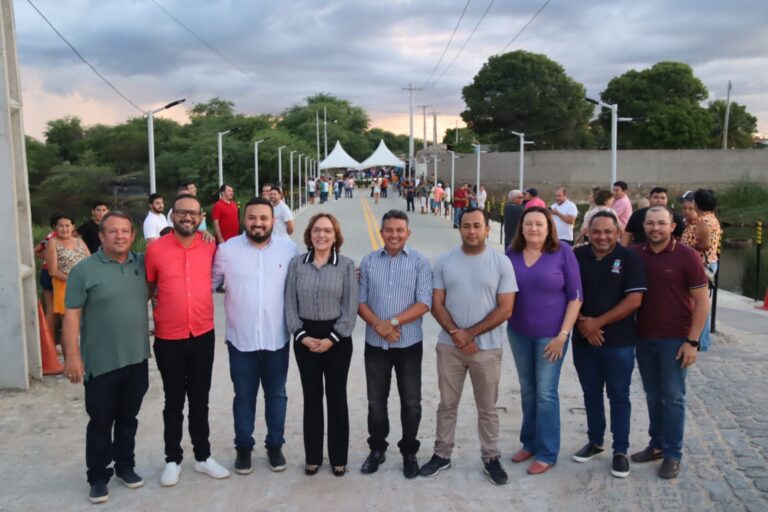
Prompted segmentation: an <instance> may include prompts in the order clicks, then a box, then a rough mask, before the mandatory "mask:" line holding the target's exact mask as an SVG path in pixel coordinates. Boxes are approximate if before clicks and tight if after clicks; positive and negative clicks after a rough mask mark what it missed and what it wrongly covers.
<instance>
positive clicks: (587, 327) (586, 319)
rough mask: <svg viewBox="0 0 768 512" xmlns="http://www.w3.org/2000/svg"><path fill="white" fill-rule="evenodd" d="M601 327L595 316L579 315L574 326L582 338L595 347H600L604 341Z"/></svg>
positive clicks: (603, 332)
mask: <svg viewBox="0 0 768 512" xmlns="http://www.w3.org/2000/svg"><path fill="white" fill-rule="evenodd" d="M602 327H603V325H602V324H601V323H600V322H599V321H598V320H597V318H595V317H591V316H583V315H579V318H578V320H576V328H577V329H578V330H579V332H580V333H581V335H582V336H584V339H586V340H587V341H588V342H589V344H590V345H593V346H595V347H600V346H602V344H603V343H605V338H604V337H603V334H605V331H603V329H602Z"/></svg>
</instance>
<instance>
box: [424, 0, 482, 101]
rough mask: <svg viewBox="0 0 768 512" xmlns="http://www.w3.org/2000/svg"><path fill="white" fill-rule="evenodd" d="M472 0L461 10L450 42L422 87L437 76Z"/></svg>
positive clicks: (426, 85) (468, 0) (427, 85)
mask: <svg viewBox="0 0 768 512" xmlns="http://www.w3.org/2000/svg"><path fill="white" fill-rule="evenodd" d="M470 1H471V0H467V3H466V4H464V10H463V11H461V15H460V16H459V21H457V22H456V26H455V27H454V28H453V33H452V34H451V37H450V38H449V39H448V44H446V45H445V49H444V50H443V54H442V55H440V59H438V61H437V64H435V67H434V68H433V69H432V73H430V74H429V78H427V81H426V82H425V83H424V85H423V86H422V89H423V88H425V87H429V82H430V81H431V80H432V77H433V76H435V72H436V71H437V68H439V67H440V64H442V63H443V58H445V54H446V53H447V52H448V48H449V47H450V46H451V42H453V37H454V36H455V35H456V31H457V30H459V25H461V20H463V19H464V15H465V14H466V13H467V8H468V7H469V2H470Z"/></svg>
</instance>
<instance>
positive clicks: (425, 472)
mask: <svg viewBox="0 0 768 512" xmlns="http://www.w3.org/2000/svg"><path fill="white" fill-rule="evenodd" d="M450 467H451V459H444V458H442V457H439V456H438V455H432V458H431V459H429V462H427V463H426V464H424V465H423V466H421V469H419V474H420V475H421V476H426V477H432V476H435V475H437V474H438V473H439V472H441V471H442V470H444V469H448V468H450Z"/></svg>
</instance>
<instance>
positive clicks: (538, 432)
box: [507, 327, 568, 464]
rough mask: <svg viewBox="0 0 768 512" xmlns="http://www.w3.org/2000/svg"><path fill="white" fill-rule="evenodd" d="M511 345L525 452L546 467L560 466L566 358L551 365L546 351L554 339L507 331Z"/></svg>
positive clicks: (508, 329)
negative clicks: (562, 375) (562, 379)
mask: <svg viewBox="0 0 768 512" xmlns="http://www.w3.org/2000/svg"><path fill="white" fill-rule="evenodd" d="M507 337H508V338H509V345H510V346H511V347H512V355H513V356H514V358H515V367H516V368H517V377H518V379H519V380H520V395H521V402H522V406H523V426H522V427H521V428H520V442H521V443H523V449H524V450H525V451H527V452H530V453H533V454H534V455H536V460H538V461H540V462H543V463H545V464H554V463H555V462H557V454H558V453H559V452H560V396H559V395H558V392H557V387H558V384H559V383H560V369H561V368H562V366H563V359H564V358H565V353H566V351H567V349H568V343H567V342H566V344H565V346H564V347H563V357H561V358H560V359H558V360H557V361H555V362H553V363H550V362H549V361H548V360H547V359H546V358H545V357H544V348H545V347H546V346H547V344H548V343H549V342H550V341H551V339H552V338H532V337H529V336H523V335H522V334H519V333H517V332H515V331H513V330H512V329H510V328H509V327H507Z"/></svg>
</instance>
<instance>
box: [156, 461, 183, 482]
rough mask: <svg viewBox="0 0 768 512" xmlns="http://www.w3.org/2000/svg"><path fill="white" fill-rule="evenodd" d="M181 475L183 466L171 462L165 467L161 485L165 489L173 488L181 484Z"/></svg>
mask: <svg viewBox="0 0 768 512" xmlns="http://www.w3.org/2000/svg"><path fill="white" fill-rule="evenodd" d="M180 474H181V464H176V463H175V462H169V463H168V464H166V465H165V469H164V470H163V474H162V475H161V476H160V485H162V486H163V487H173V486H174V485H176V484H177V483H179V475H180Z"/></svg>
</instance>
